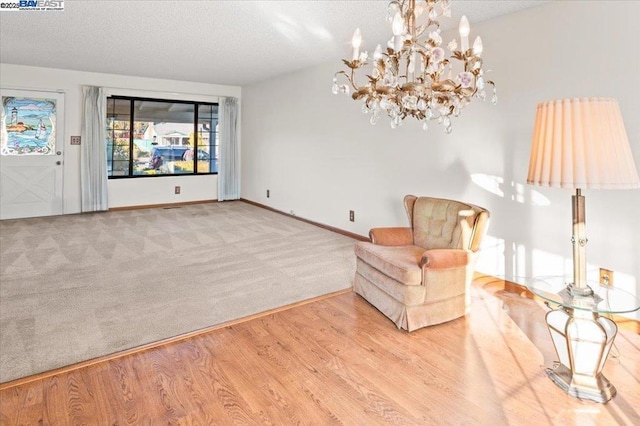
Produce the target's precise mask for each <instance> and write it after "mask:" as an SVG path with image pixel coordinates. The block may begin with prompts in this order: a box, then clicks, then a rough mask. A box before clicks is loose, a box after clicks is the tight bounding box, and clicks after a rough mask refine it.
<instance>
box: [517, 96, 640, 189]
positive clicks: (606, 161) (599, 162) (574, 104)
mask: <svg viewBox="0 0 640 426" xmlns="http://www.w3.org/2000/svg"><path fill="white" fill-rule="evenodd" d="M527 183H530V184H532V185H539V186H550V187H556V188H573V189H576V188H594V189H630V188H638V187H640V180H639V179H638V172H637V171H636V167H635V164H634V162H633V155H632V154H631V147H630V146H629V140H628V139H627V133H626V131H625V129H624V124H623V123H622V115H621V114H620V108H619V107H618V102H617V101H616V100H615V99H609V98H573V99H561V100H556V101H549V102H543V103H541V104H539V105H538V110H537V114H536V122H535V127H534V130H533V141H532V143H531V158H530V160H529V174H528V176H527Z"/></svg>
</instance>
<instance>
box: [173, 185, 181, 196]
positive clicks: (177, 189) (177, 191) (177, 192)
mask: <svg viewBox="0 0 640 426" xmlns="http://www.w3.org/2000/svg"><path fill="white" fill-rule="evenodd" d="M173 193H174V194H176V195H178V194H180V187H179V186H176V187H175V188H174V189H173Z"/></svg>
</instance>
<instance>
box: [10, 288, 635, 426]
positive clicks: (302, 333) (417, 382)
mask: <svg viewBox="0 0 640 426" xmlns="http://www.w3.org/2000/svg"><path fill="white" fill-rule="evenodd" d="M472 303H473V307H472V311H471V313H469V314H468V315H467V316H465V317H464V318H460V319H458V320H455V321H451V322H448V323H446V324H441V325H437V326H433V327H427V328H423V329H420V330H417V331H415V332H412V333H407V332H404V331H401V330H398V329H397V328H396V327H395V325H394V324H393V323H391V322H390V321H389V320H388V319H386V318H385V317H384V316H383V315H382V314H381V313H380V312H378V311H377V310H376V309H375V308H373V307H372V306H371V305H369V304H368V303H367V302H366V301H364V300H363V299H362V298H360V297H359V296H357V295H355V294H354V293H343V294H337V295H333V296H331V297H329V298H325V299H320V300H316V301H314V302H312V303H308V304H305V305H301V306H295V307H292V308H291V309H287V310H281V311H278V312H273V313H270V314H268V315H264V316H259V317H254V318H252V319H250V320H247V321H245V322H241V323H233V324H230V325H228V326H226V327H223V328H219V329H216V330H212V331H209V332H207V333H203V334H200V335H195V336H192V337H189V338H188V339H185V340H182V341H176V342H171V343H167V344H165V345H162V346H160V347H154V348H150V349H147V350H145V351H141V352H138V353H134V354H127V355H124V356H121V357H117V358H112V359H107V360H104V361H102V362H98V363H95V364H93V365H88V366H86V367H82V368H79V369H76V370H73V371H68V372H61V373H57V374H55V375H52V376H50V377H43V378H41V379H38V380H35V381H32V382H28V383H23V384H19V385H17V386H13V387H10V388H6V389H3V390H1V391H0V424H2V425H23V424H24V425H32V424H46V425H75V424H99V425H102V424H105V425H107V424H108V425H147V424H148V425H156V424H172V425H173V424H176V425H178V424H185V425H191V424H193V425H212V424H215V425H235V424H238V425H290V424H303V425H304V424H310V425H328V424H337V425H340V424H342V425H383V424H384V425H440V424H447V425H450V424H452V425H471V424H473V425H536V426H541V425H548V424H550V425H564V424H580V425H582V424H589V425H615V424H621V425H636V424H640V414H639V411H640V408H639V407H640V380H639V377H640V350H639V348H640V336H639V335H638V334H636V333H632V332H629V331H624V330H621V331H620V333H619V335H618V338H617V339H616V349H615V351H614V353H613V354H612V355H615V356H612V357H611V358H610V359H609V361H608V362H607V365H606V366H605V375H606V376H607V377H608V378H609V379H610V380H611V381H612V382H613V383H614V385H615V386H616V387H617V389H618V393H619V394H618V395H617V396H616V397H615V398H614V399H613V400H612V401H610V402H609V403H608V404H596V403H591V402H587V401H580V400H576V399H574V398H571V397H569V396H567V395H566V394H564V393H563V392H562V391H561V390H560V389H558V388H557V387H556V386H555V385H553V383H552V382H551V381H550V380H549V379H548V378H547V377H546V375H545V373H544V371H543V370H542V367H541V366H542V365H543V364H547V363H549V362H550V361H552V360H553V359H554V354H553V348H552V346H551V341H550V339H549V337H548V333H547V331H546V327H545V325H544V312H545V308H543V307H541V306H540V305H538V304H537V303H536V302H535V301H532V300H530V299H526V298H524V297H519V296H517V295H513V294H508V293H505V292H503V291H502V289H501V288H498V287H495V286H493V284H491V283H489V284H487V282H483V281H482V280H476V282H475V283H474V288H473V298H472Z"/></svg>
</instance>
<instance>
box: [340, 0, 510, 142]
mask: <svg viewBox="0 0 640 426" xmlns="http://www.w3.org/2000/svg"><path fill="white" fill-rule="evenodd" d="M450 7H451V1H450V0H394V1H391V2H390V3H389V7H388V14H387V19H388V20H389V21H390V22H391V29H392V32H393V37H392V38H391V40H389V41H388V42H387V44H386V47H385V48H384V49H383V48H382V46H380V45H378V46H377V47H376V49H375V51H374V53H373V60H372V67H371V70H370V72H369V73H368V74H367V75H366V80H367V82H366V83H365V84H362V85H358V83H357V82H356V71H357V70H360V69H361V68H364V67H365V66H366V65H368V64H369V62H368V60H369V55H368V53H367V52H366V51H360V45H361V44H362V35H361V33H360V29H359V28H358V29H356V31H355V33H354V34H353V39H352V46H353V55H352V58H351V60H343V62H344V64H345V65H346V66H347V67H348V68H349V70H350V71H349V72H347V71H338V72H337V73H336V74H335V76H334V78H333V87H332V92H333V93H334V94H338V93H344V94H347V95H348V94H349V93H350V92H351V90H353V93H352V95H351V97H352V98H353V99H354V100H362V101H363V102H364V104H363V105H362V112H363V113H370V114H371V120H370V122H371V124H376V122H377V121H378V119H379V118H380V115H381V114H383V113H384V114H387V115H388V116H389V117H390V118H391V127H392V128H396V127H398V126H399V125H401V124H402V121H403V120H404V119H405V118H407V117H413V118H415V119H417V120H420V121H422V123H423V125H422V127H423V129H424V130H427V129H428V128H429V124H428V123H429V121H431V120H436V121H437V122H438V123H440V124H442V125H443V126H444V129H445V132H446V133H451V116H454V117H457V116H458V115H459V114H460V112H461V111H462V110H463V109H464V107H465V106H467V105H468V104H469V103H470V102H471V100H472V99H473V98H481V99H483V100H484V99H485V98H486V96H487V90H488V89H489V86H491V89H492V95H491V102H492V103H493V104H494V105H495V104H496V102H497V101H498V98H497V96H496V88H495V84H494V83H493V81H491V80H485V77H484V71H483V70H482V58H481V55H482V49H483V47H482V39H481V38H480V37H479V36H478V37H476V38H475V41H474V43H473V45H472V46H471V47H470V46H469V33H470V27H469V21H468V20H467V18H466V17H465V16H463V17H462V18H461V19H460V25H459V32H460V45H458V41H457V40H456V39H454V40H452V41H451V42H449V43H448V44H447V48H448V50H449V52H450V55H449V56H447V52H446V51H445V49H444V48H443V47H441V45H442V37H441V35H440V23H439V22H438V17H440V16H445V17H451V8H450ZM341 75H342V76H344V77H346V79H347V81H348V83H349V84H339V81H338V78H339V77H340V76H341ZM340 78H342V77H340Z"/></svg>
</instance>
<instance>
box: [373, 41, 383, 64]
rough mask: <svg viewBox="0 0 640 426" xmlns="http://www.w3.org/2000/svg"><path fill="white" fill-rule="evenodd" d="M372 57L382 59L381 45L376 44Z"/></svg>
mask: <svg viewBox="0 0 640 426" xmlns="http://www.w3.org/2000/svg"><path fill="white" fill-rule="evenodd" d="M373 59H374V60H376V61H377V60H378V59H382V46H380V45H377V46H376V50H374V51H373Z"/></svg>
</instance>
